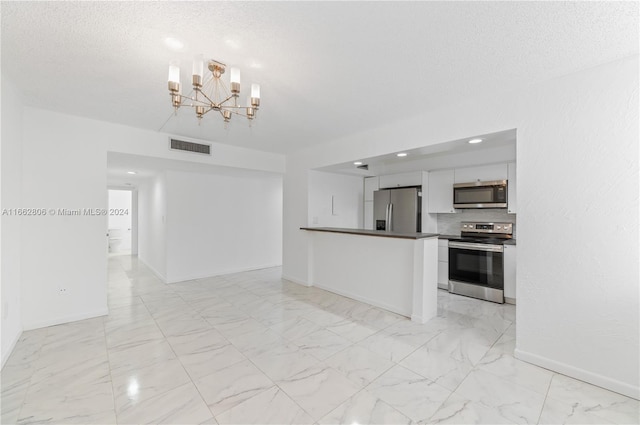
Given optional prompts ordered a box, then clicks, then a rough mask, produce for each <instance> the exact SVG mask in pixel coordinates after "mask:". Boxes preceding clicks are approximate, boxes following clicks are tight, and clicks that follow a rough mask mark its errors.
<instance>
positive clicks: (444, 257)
mask: <svg viewBox="0 0 640 425" xmlns="http://www.w3.org/2000/svg"><path fill="white" fill-rule="evenodd" d="M438 288H440V289H449V241H448V240H447V239H438Z"/></svg>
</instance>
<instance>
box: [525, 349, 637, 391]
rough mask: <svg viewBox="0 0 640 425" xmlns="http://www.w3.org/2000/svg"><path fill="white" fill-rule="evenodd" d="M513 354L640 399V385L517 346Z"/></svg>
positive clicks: (572, 376)
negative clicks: (523, 349) (520, 348)
mask: <svg viewBox="0 0 640 425" xmlns="http://www.w3.org/2000/svg"><path fill="white" fill-rule="evenodd" d="M514 356H515V357H516V358H517V359H520V360H523V361H525V362H528V363H531V364H534V365H536V366H540V367H543V368H545V369H549V370H553V371H555V372H558V373H561V374H563V375H567V376H569V377H571V378H575V379H579V380H580V381H584V382H588V383H590V384H593V385H597V386H598V387H602V388H606V389H607V390H610V391H614V392H616V393H619V394H622V395H625V396H627V397H631V398H634V399H636V400H640V387H638V386H634V385H631V384H627V383H625V382H621V381H618V380H616V379H611V378H609V377H606V376H603V375H599V374H597V373H593V372H590V371H588V370H585V369H580V368H578V367H575V366H571V365H569V364H566V363H562V362H558V361H555V360H551V359H548V358H546V357H542V356H539V355H537V354H533V353H528V352H526V351H522V350H519V349H517V348H516V350H515V351H514Z"/></svg>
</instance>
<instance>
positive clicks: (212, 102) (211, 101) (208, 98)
mask: <svg viewBox="0 0 640 425" xmlns="http://www.w3.org/2000/svg"><path fill="white" fill-rule="evenodd" d="M200 93H202V95H203V96H204V97H205V99H207V102H209V104H210V105H208V106H218V104H217V103H216V102H214V101H213V100H211V98H210V97H209V96H207V95H206V94H205V93H204V92H202V91H201V92H200ZM198 102H202V101H201V100H199V101H198ZM202 103H204V104H205V105H206V103H205V102H202Z"/></svg>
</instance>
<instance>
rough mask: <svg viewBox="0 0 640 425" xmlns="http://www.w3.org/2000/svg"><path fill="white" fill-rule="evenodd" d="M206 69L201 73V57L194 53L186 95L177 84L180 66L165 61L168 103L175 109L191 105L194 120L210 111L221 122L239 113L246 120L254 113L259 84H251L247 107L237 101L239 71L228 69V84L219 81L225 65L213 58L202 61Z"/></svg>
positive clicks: (258, 104) (257, 105)
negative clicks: (190, 85)
mask: <svg viewBox="0 0 640 425" xmlns="http://www.w3.org/2000/svg"><path fill="white" fill-rule="evenodd" d="M206 65H207V70H208V71H209V72H207V73H206V74H205V69H204V67H205V60H204V59H203V56H202V55H198V56H196V57H195V58H194V60H193V72H192V79H191V81H192V85H193V90H192V91H191V93H189V95H183V94H182V90H181V86H180V66H179V64H178V63H177V62H176V61H172V62H171V63H169V82H168V87H169V94H170V95H171V104H172V105H173V107H174V108H175V110H176V112H177V111H178V109H179V108H180V107H181V106H189V107H192V108H193V109H194V111H195V113H196V117H197V118H198V120H201V119H202V117H203V116H204V115H205V114H207V113H209V112H211V111H216V112H219V113H220V115H221V116H222V119H223V120H224V122H225V123H227V122H229V121H230V120H231V117H232V116H233V115H234V114H235V115H240V116H243V117H246V118H247V119H248V120H249V122H251V120H253V119H254V118H255V116H256V112H257V111H258V108H259V107H260V86H259V85H258V84H251V95H250V96H249V97H248V98H247V106H240V105H239V104H238V97H239V96H240V70H239V69H238V68H231V69H230V72H229V74H230V76H229V86H227V85H226V84H225V82H224V81H223V80H222V75H223V74H224V73H225V70H226V65H225V64H223V63H221V62H218V61H215V60H213V59H211V60H208V61H206Z"/></svg>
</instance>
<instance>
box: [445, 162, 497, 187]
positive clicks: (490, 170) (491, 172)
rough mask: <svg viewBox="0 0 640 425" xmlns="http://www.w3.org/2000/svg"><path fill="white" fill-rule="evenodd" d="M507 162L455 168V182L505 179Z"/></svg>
mask: <svg viewBox="0 0 640 425" xmlns="http://www.w3.org/2000/svg"><path fill="white" fill-rule="evenodd" d="M507 176H508V171H507V164H494V165H483V166H480V167H467V168H456V174H455V183H471V182H475V181H478V180H480V181H483V182H484V181H492V180H507Z"/></svg>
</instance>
